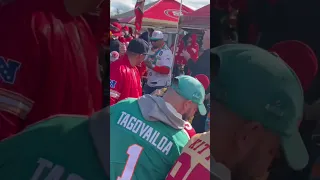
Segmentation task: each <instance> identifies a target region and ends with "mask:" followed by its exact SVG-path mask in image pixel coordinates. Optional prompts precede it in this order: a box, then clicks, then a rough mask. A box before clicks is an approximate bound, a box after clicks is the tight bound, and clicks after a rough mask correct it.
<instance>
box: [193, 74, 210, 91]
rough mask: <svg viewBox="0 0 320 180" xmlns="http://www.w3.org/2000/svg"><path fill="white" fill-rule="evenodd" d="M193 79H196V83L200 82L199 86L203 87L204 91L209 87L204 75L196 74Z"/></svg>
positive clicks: (206, 77)
mask: <svg viewBox="0 0 320 180" xmlns="http://www.w3.org/2000/svg"><path fill="white" fill-rule="evenodd" d="M194 78H196V79H198V81H200V82H201V84H202V85H203V87H204V89H205V90H207V89H208V87H209V85H210V80H209V78H208V76H206V75H204V74H198V75H196V76H195V77H194Z"/></svg>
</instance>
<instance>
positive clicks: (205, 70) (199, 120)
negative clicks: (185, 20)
mask: <svg viewBox="0 0 320 180" xmlns="http://www.w3.org/2000/svg"><path fill="white" fill-rule="evenodd" d="M202 46H203V49H204V52H203V53H202V55H201V56H200V57H199V59H198V60H197V61H195V60H194V59H192V58H191V55H190V53H189V52H188V51H186V50H184V51H183V52H182V55H183V56H184V58H185V59H188V61H187V66H188V69H189V70H190V71H191V76H193V77H195V76H197V75H199V74H204V75H206V76H207V77H208V78H209V80H210V77H211V76H210V29H207V30H205V32H204V35H203V39H202ZM209 92H210V87H209V88H208V89H207V90H206V93H209ZM205 104H207V102H205ZM206 118H207V116H200V115H199V114H196V116H195V119H194V121H193V122H192V125H193V127H194V128H195V130H196V131H197V132H198V133H202V132H204V131H205V121H206Z"/></svg>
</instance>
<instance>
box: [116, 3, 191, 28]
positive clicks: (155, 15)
mask: <svg viewBox="0 0 320 180" xmlns="http://www.w3.org/2000/svg"><path fill="white" fill-rule="evenodd" d="M179 10H180V3H179V2H177V1H174V0H160V1H158V2H155V4H154V5H152V6H150V7H149V8H148V9H145V10H144V12H143V19H147V20H148V21H149V22H153V23H157V22H159V23H170V24H173V25H174V24H176V23H177V22H178V16H177V13H178V12H179ZM136 11H137V10H136V9H135V12H136ZM191 12H193V10H192V9H190V8H188V7H187V6H184V5H182V13H183V14H184V15H186V14H188V13H191ZM135 18H136V20H137V16H130V17H125V18H122V19H120V22H121V23H134V20H135ZM143 22H144V20H142V22H139V23H142V24H143Z"/></svg>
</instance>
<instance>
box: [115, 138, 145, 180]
mask: <svg viewBox="0 0 320 180" xmlns="http://www.w3.org/2000/svg"><path fill="white" fill-rule="evenodd" d="M142 150H143V147H141V146H139V145H138V144H133V145H131V146H129V148H128V150H127V154H128V159H127V162H126V165H125V166H124V169H123V171H122V175H121V176H118V178H117V180H131V178H132V175H133V173H134V170H135V168H136V165H137V163H138V160H139V158H140V155H141V152H142Z"/></svg>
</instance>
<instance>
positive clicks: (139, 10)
mask: <svg viewBox="0 0 320 180" xmlns="http://www.w3.org/2000/svg"><path fill="white" fill-rule="evenodd" d="M144 3H145V0H137V2H136V5H135V8H134V14H135V16H136V21H135V22H134V25H135V26H136V31H137V32H140V31H141V26H142V18H143V9H144Z"/></svg>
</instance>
